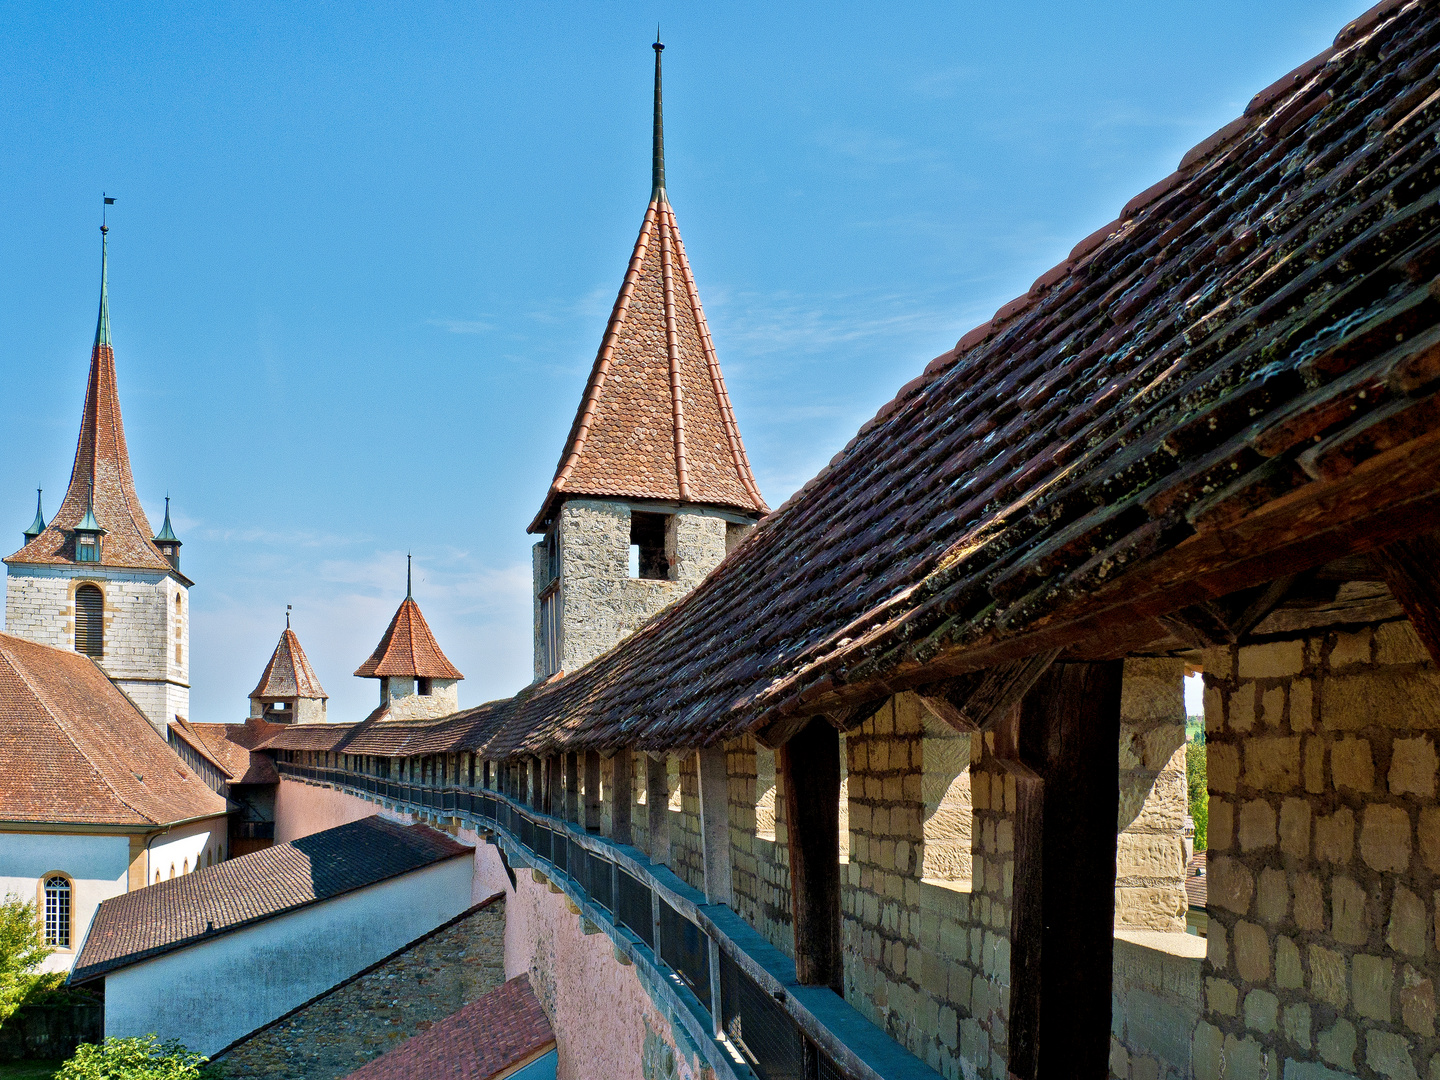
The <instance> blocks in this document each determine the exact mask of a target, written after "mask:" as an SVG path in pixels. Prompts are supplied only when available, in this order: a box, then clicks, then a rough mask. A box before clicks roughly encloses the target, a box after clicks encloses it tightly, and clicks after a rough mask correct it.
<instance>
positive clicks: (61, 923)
mask: <svg viewBox="0 0 1440 1080" xmlns="http://www.w3.org/2000/svg"><path fill="white" fill-rule="evenodd" d="M45 944H46V945H49V946H52V947H53V948H56V949H68V948H69V947H70V882H69V880H68V879H67V878H63V877H58V876H57V877H52V878H46V879H45Z"/></svg>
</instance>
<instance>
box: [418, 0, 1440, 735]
mask: <svg viewBox="0 0 1440 1080" xmlns="http://www.w3.org/2000/svg"><path fill="white" fill-rule="evenodd" d="M1355 26H1358V27H1359V29H1355V28H1354V27H1352V28H1350V29H1347V30H1345V31H1343V32H1342V34H1341V36H1340V38H1339V39H1337V41H1338V44H1337V48H1336V51H1334V52H1333V53H1332V54H1327V55H1326V56H1323V57H1321V58H1319V60H1318V63H1315V64H1309V65H1304V66H1302V68H1301V69H1298V71H1297V72H1295V73H1291V74H1290V75H1288V76H1286V78H1285V79H1283V80H1281V82H1280V83H1279V84H1277V85H1278V86H1279V89H1278V90H1277V91H1274V93H1273V95H1272V92H1271V91H1269V90H1267V91H1265V92H1264V93H1262V94H1261V95H1260V96H1259V97H1258V98H1257V99H1256V103H1253V104H1252V105H1251V106H1250V108H1249V110H1248V111H1247V114H1246V115H1245V116H1244V117H1242V118H1240V120H1239V121H1237V122H1236V123H1234V124H1231V125H1227V127H1226V128H1224V129H1222V131H1221V132H1219V133H1217V135H1216V136H1214V137H1212V138H1211V139H1207V140H1206V141H1205V142H1204V143H1202V144H1201V147H1200V148H1198V150H1197V151H1192V152H1191V153H1190V154H1187V155H1186V158H1185V161H1184V162H1183V165H1182V168H1181V169H1180V173H1181V175H1180V176H1178V177H1171V178H1168V179H1167V180H1166V181H1163V182H1162V183H1160V184H1158V185H1152V187H1151V188H1150V189H1149V191H1148V192H1147V193H1146V194H1145V195H1144V196H1143V197H1141V198H1138V199H1134V200H1131V202H1130V204H1129V205H1128V207H1127V210H1126V213H1125V214H1124V215H1123V216H1122V218H1121V219H1119V220H1117V221H1116V222H1114V223H1112V224H1110V225H1107V226H1105V227H1104V228H1103V229H1100V230H1097V231H1096V232H1095V233H1094V234H1093V235H1092V236H1090V237H1088V238H1087V239H1086V240H1084V241H1082V242H1081V243H1080V244H1079V245H1077V246H1076V248H1075V249H1074V250H1073V251H1072V252H1071V253H1070V256H1069V258H1068V259H1067V260H1066V261H1065V262H1064V263H1062V265H1061V266H1060V267H1058V268H1056V270H1054V271H1051V272H1049V273H1046V274H1044V275H1041V277H1040V279H1039V281H1037V283H1036V285H1035V286H1034V287H1032V289H1031V290H1030V292H1029V293H1027V294H1026V296H1025V297H1024V298H1023V301H1024V302H1023V303H1020V304H1014V303H1012V304H1007V305H1005V306H1004V307H1003V308H1002V309H1001V312H1000V313H997V316H996V317H995V318H994V319H992V320H991V321H990V322H989V323H987V324H986V325H985V326H983V327H980V328H977V329H976V330H975V331H972V332H971V333H969V334H966V335H965V336H964V337H963V338H962V339H961V340H960V342H959V343H958V344H957V347H956V348H955V349H952V350H950V351H947V352H946V353H944V354H942V355H941V356H939V357H937V358H936V359H935V360H934V361H932V362H931V363H930V364H929V365H928V366H927V368H926V370H925V372H924V373H922V374H921V375H920V376H919V377H917V378H916V379H914V380H912V381H911V382H910V383H908V384H906V385H905V386H904V387H902V388H901V390H900V392H899V394H898V395H897V396H896V398H895V399H894V400H893V401H891V402H890V403H888V404H887V405H885V406H884V407H883V408H882V409H881V410H880V411H879V413H878V414H877V415H876V416H875V417H874V418H873V419H872V420H870V421H869V422H868V423H866V424H865V425H864V426H863V427H862V428H861V429H860V431H859V433H858V434H857V435H856V437H855V438H854V439H853V440H852V441H851V442H850V444H849V445H848V446H846V447H845V448H844V449H843V450H841V451H840V453H838V454H836V455H835V457H834V458H833V459H832V461H831V462H830V464H829V465H828V466H827V467H826V468H825V469H823V470H821V472H820V474H819V475H817V476H816V477H815V478H814V479H812V480H811V481H810V482H809V483H807V484H806V485H805V486H804V488H802V489H801V490H800V491H799V492H797V493H796V494H795V495H794V496H793V497H792V498H791V499H790V500H788V501H787V502H786V504H785V505H784V506H782V507H780V508H779V509H778V510H776V511H774V512H773V513H771V514H770V515H769V516H767V517H766V518H765V519H764V520H762V521H761V522H760V523H759V525H758V526H757V527H756V528H755V530H754V531H753V532H752V533H751V534H750V536H749V537H748V538H747V539H746V541H745V542H744V543H743V544H742V545H741V546H740V547H739V548H737V549H736V550H735V551H734V552H733V553H732V554H731V555H730V556H729V557H728V558H727V559H726V560H725V561H724V562H723V563H722V564H721V565H720V566H719V567H718V568H717V569H716V570H715V571H714V572H713V573H711V574H710V576H709V577H708V578H707V579H706V580H705V581H704V583H702V584H701V585H700V586H699V587H698V588H696V589H695V590H694V591H693V592H691V593H689V594H688V595H687V596H686V597H684V598H683V599H681V600H679V601H678V602H676V603H675V604H673V605H672V606H670V607H669V608H667V609H666V610H665V611H663V612H662V613H660V614H659V615H657V616H656V617H655V618H654V619H652V620H651V621H650V622H648V623H646V624H645V625H644V626H643V627H642V628H641V629H640V630H638V631H637V632H636V633H634V634H632V635H631V636H630V637H628V638H627V639H625V640H624V641H623V642H621V643H620V644H619V645H618V646H616V647H615V648H614V649H612V650H610V651H609V652H607V653H605V654H603V655H601V656H600V657H597V658H596V659H595V660H594V661H592V662H591V663H590V664H588V665H586V666H585V667H584V668H582V669H580V670H579V671H576V672H574V673H573V674H571V675H569V676H567V677H566V678H565V679H563V680H560V681H559V682H556V683H550V684H546V685H543V686H540V687H538V688H536V689H535V690H534V691H533V692H530V693H527V694H526V695H524V696H521V697H517V698H515V699H512V700H511V701H509V702H500V703H493V704H491V705H488V706H482V707H481V709H480V710H472V711H470V712H469V713H467V714H461V715H462V716H468V717H470V718H471V719H470V720H467V721H463V722H462V721H461V720H460V718H458V717H457V718H450V719H447V720H445V721H442V722H441V723H438V724H434V725H430V726H429V730H430V731H431V732H432V734H431V735H422V734H421V733H420V732H419V729H418V727H417V728H414V729H413V730H412V729H411V727H410V726H409V725H404V726H402V730H400V731H397V732H394V733H393V736H394V737H400V736H402V735H404V734H405V731H407V730H411V731H412V734H411V735H410V736H409V737H410V738H411V739H413V740H414V744H415V745H427V746H433V747H434V750H433V751H431V750H427V751H425V752H439V751H440V750H461V749H465V750H476V751H479V752H481V753H483V754H485V755H486V756H489V757H492V758H498V757H504V756H506V755H510V754H522V753H523V754H543V753H550V752H553V751H555V750H558V749H561V748H564V749H582V748H595V749H604V748H607V747H612V746H619V745H626V744H628V745H633V746H639V747H640V748H642V749H652V750H661V749H674V748H682V747H685V748H688V747H694V746H697V745H710V744H714V743H716V742H718V741H720V740H722V739H725V738H730V737H733V736H734V735H736V734H738V733H740V732H743V731H746V730H752V729H763V728H765V727H767V726H768V725H771V724H774V723H776V722H777V721H781V722H783V723H785V724H788V723H790V722H791V721H797V720H799V719H802V718H804V717H806V716H810V715H818V714H821V713H828V714H832V715H835V716H839V717H844V716H846V715H847V712H848V710H849V709H850V708H851V707H859V706H863V705H864V703H866V702H869V701H874V700H876V699H877V698H880V697H883V696H885V695H886V694H888V693H893V692H894V691H895V690H896V689H904V688H906V687H907V686H910V685H914V684H916V683H920V682H926V681H933V680H935V679H936V678H937V677H939V676H944V675H958V674H962V673H964V672H968V671H975V670H978V669H981V668H984V667H987V666H990V665H993V664H995V663H998V662H1001V661H1005V660H1010V659H1017V658H1020V657H1025V656H1029V655H1033V654H1035V653H1039V652H1042V651H1049V650H1053V649H1067V650H1069V652H1068V654H1067V655H1071V656H1076V657H1080V658H1084V657H1085V656H1087V655H1089V656H1093V655H1096V653H1095V652H1093V651H1091V652H1087V650H1094V649H1096V648H1097V642H1098V643H1103V646H1104V647H1106V648H1109V649H1111V650H1112V651H1111V652H1110V653H1109V654H1108V655H1115V654H1116V652H1115V650H1116V649H1117V645H1118V644H1124V643H1123V642H1119V641H1118V638H1117V635H1120V634H1124V635H1129V638H1127V639H1126V640H1129V641H1130V644H1129V645H1126V646H1125V648H1124V649H1121V650H1120V651H1121V652H1123V651H1131V650H1132V649H1133V648H1134V647H1136V646H1151V645H1154V644H1157V643H1158V644H1159V645H1160V646H1162V647H1167V648H1171V647H1173V648H1178V647H1181V645H1182V643H1181V642H1179V641H1176V640H1174V639H1173V638H1170V637H1168V631H1167V629H1166V628H1165V627H1164V626H1162V625H1161V624H1159V622H1158V621H1157V620H1156V616H1161V615H1165V614H1167V613H1170V612H1174V611H1177V610H1179V609H1182V608H1185V607H1187V606H1189V605H1192V604H1194V603H1197V602H1199V601H1202V600H1206V599H1210V598H1212V597H1214V596H1218V595H1224V594H1226V593H1229V592H1232V591H1234V590H1237V589H1240V588H1245V587H1249V586H1253V585H1259V584H1263V583H1265V582H1268V581H1271V580H1273V579H1274V578H1275V577H1276V575H1277V574H1279V573H1295V572H1298V571H1301V570H1304V569H1307V568H1309V567H1313V566H1317V565H1320V564H1322V563H1324V562H1327V561H1330V560H1331V559H1334V558H1337V557H1339V556H1342V555H1347V554H1351V553H1353V552H1354V551H1356V550H1359V549H1361V548H1363V547H1367V546H1370V545H1373V544H1377V543H1384V542H1387V541H1388V540H1390V539H1397V538H1402V537H1404V536H1407V535H1411V534H1413V533H1414V532H1416V531H1418V530H1423V529H1425V528H1428V527H1430V525H1433V522H1434V521H1435V520H1436V519H1437V514H1440V395H1437V387H1440V359H1437V358H1440V347H1437V342H1440V300H1437V299H1436V296H1437V295H1440V283H1437V282H1436V280H1435V278H1436V274H1437V273H1440V212H1437V210H1436V206H1437V202H1436V199H1437V195H1440V149H1437V144H1436V131H1437V130H1440V93H1437V92H1436V85H1437V83H1436V82H1435V80H1434V79H1433V78H1432V75H1433V73H1434V72H1435V70H1436V69H1437V66H1440V10H1437V9H1436V8H1435V7H1434V6H1433V5H1427V4H1423V3H1418V2H1415V3H1409V4H1405V5H1403V6H1401V5H1400V4H1396V3H1393V2H1387V3H1386V4H1383V5H1381V6H1380V8H1378V9H1376V10H1375V11H1374V12H1372V13H1371V14H1370V15H1367V16H1366V17H1365V21H1362V22H1361V23H1357V24H1355ZM1132 639H1133V640H1132ZM1167 642H1168V644H1167ZM1102 655H1103V654H1102ZM482 715H483V717H484V722H483V723H482V722H481V721H480V720H479V719H477V718H478V717H480V716H482ZM776 731H779V732H781V735H780V736H779V737H782V738H783V727H777V728H775V729H772V734H771V736H767V737H775V736H774V732H776ZM446 739H449V740H451V742H450V745H448V746H442V745H437V744H439V743H442V742H443V741H444V740H446Z"/></svg>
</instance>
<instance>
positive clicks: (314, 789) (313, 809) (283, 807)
mask: <svg viewBox="0 0 1440 1080" xmlns="http://www.w3.org/2000/svg"><path fill="white" fill-rule="evenodd" d="M379 810H380V808H379V807H378V806H377V805H376V804H375V803H372V802H369V801H367V800H365V799H357V798H356V797H355V796H354V795H346V794H345V793H344V792H343V791H336V790H335V789H334V788H327V787H320V786H319V785H318V784H306V783H304V782H302V781H300V780H286V779H283V778H282V779H281V781H280V784H279V788H278V790H277V791H276V792H275V842H276V843H277V844H284V843H288V842H289V841H291V840H299V839H300V838H301V837H302V836H309V835H310V834H311V833H317V832H324V831H325V830H326V829H333V828H335V826H337V825H348V824H349V823H350V822H352V821H359V820H360V819H361V818H367V817H373V816H374V815H375V814H376V813H377V812H378V811H379ZM386 816H387V817H396V818H398V815H395V814H387V815H386ZM486 895H487V896H488V895H489V893H487V894H486Z"/></svg>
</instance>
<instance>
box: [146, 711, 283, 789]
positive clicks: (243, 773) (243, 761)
mask: <svg viewBox="0 0 1440 1080" xmlns="http://www.w3.org/2000/svg"><path fill="white" fill-rule="evenodd" d="M288 726H289V725H287V724H272V723H270V721H268V720H263V719H261V718H260V717H257V716H252V717H249V718H247V719H246V721H245V723H243V724H192V723H190V722H189V721H188V720H181V719H179V718H178V717H177V718H176V719H175V720H172V721H171V722H170V727H171V729H172V730H173V731H175V733H176V734H177V735H179V736H180V737H181V738H182V739H184V740H185V741H186V742H187V743H189V744H190V745H191V746H193V747H195V749H196V750H197V751H198V752H199V753H202V754H204V755H205V756H206V757H207V758H209V759H210V760H211V761H212V762H214V763H215V765H216V767H217V768H219V769H220V771H221V772H223V773H225V775H226V776H228V777H229V778H230V782H231V783H232V784H273V783H275V782H276V781H277V780H279V779H280V774H279V773H278V772H277V771H276V769H275V761H274V759H273V758H271V757H270V756H269V755H268V754H263V753H260V752H259V751H258V750H257V747H259V746H260V744H261V743H263V742H265V741H266V740H267V739H270V738H272V737H274V736H275V735H276V734H277V733H279V732H281V731H284V730H285V729H286V728H287V727H288Z"/></svg>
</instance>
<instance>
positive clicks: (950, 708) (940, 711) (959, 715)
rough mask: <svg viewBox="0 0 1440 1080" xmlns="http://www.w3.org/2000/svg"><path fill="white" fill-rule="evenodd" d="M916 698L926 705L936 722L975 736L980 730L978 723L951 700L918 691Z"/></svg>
mask: <svg viewBox="0 0 1440 1080" xmlns="http://www.w3.org/2000/svg"><path fill="white" fill-rule="evenodd" d="M915 696H916V697H918V698H919V699H920V704H921V705H924V706H925V708H926V709H928V710H929V711H930V713H931V715H933V716H934V717H935V719H936V720H939V721H940V722H941V723H944V724H949V725H950V726H951V727H952V728H954V729H955V730H956V731H961V732H970V733H972V734H973V733H974V732H978V731H979V730H980V728H979V727H978V726H977V725H976V723H975V722H974V721H973V720H971V719H970V717H968V716H966V715H965V713H964V710H962V709H961V708H960V707H959V706H958V705H955V704H954V703H953V702H951V701H950V699H949V698H945V697H941V696H940V695H938V694H936V695H929V694H922V693H920V691H918V690H917V691H916V692H915Z"/></svg>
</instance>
